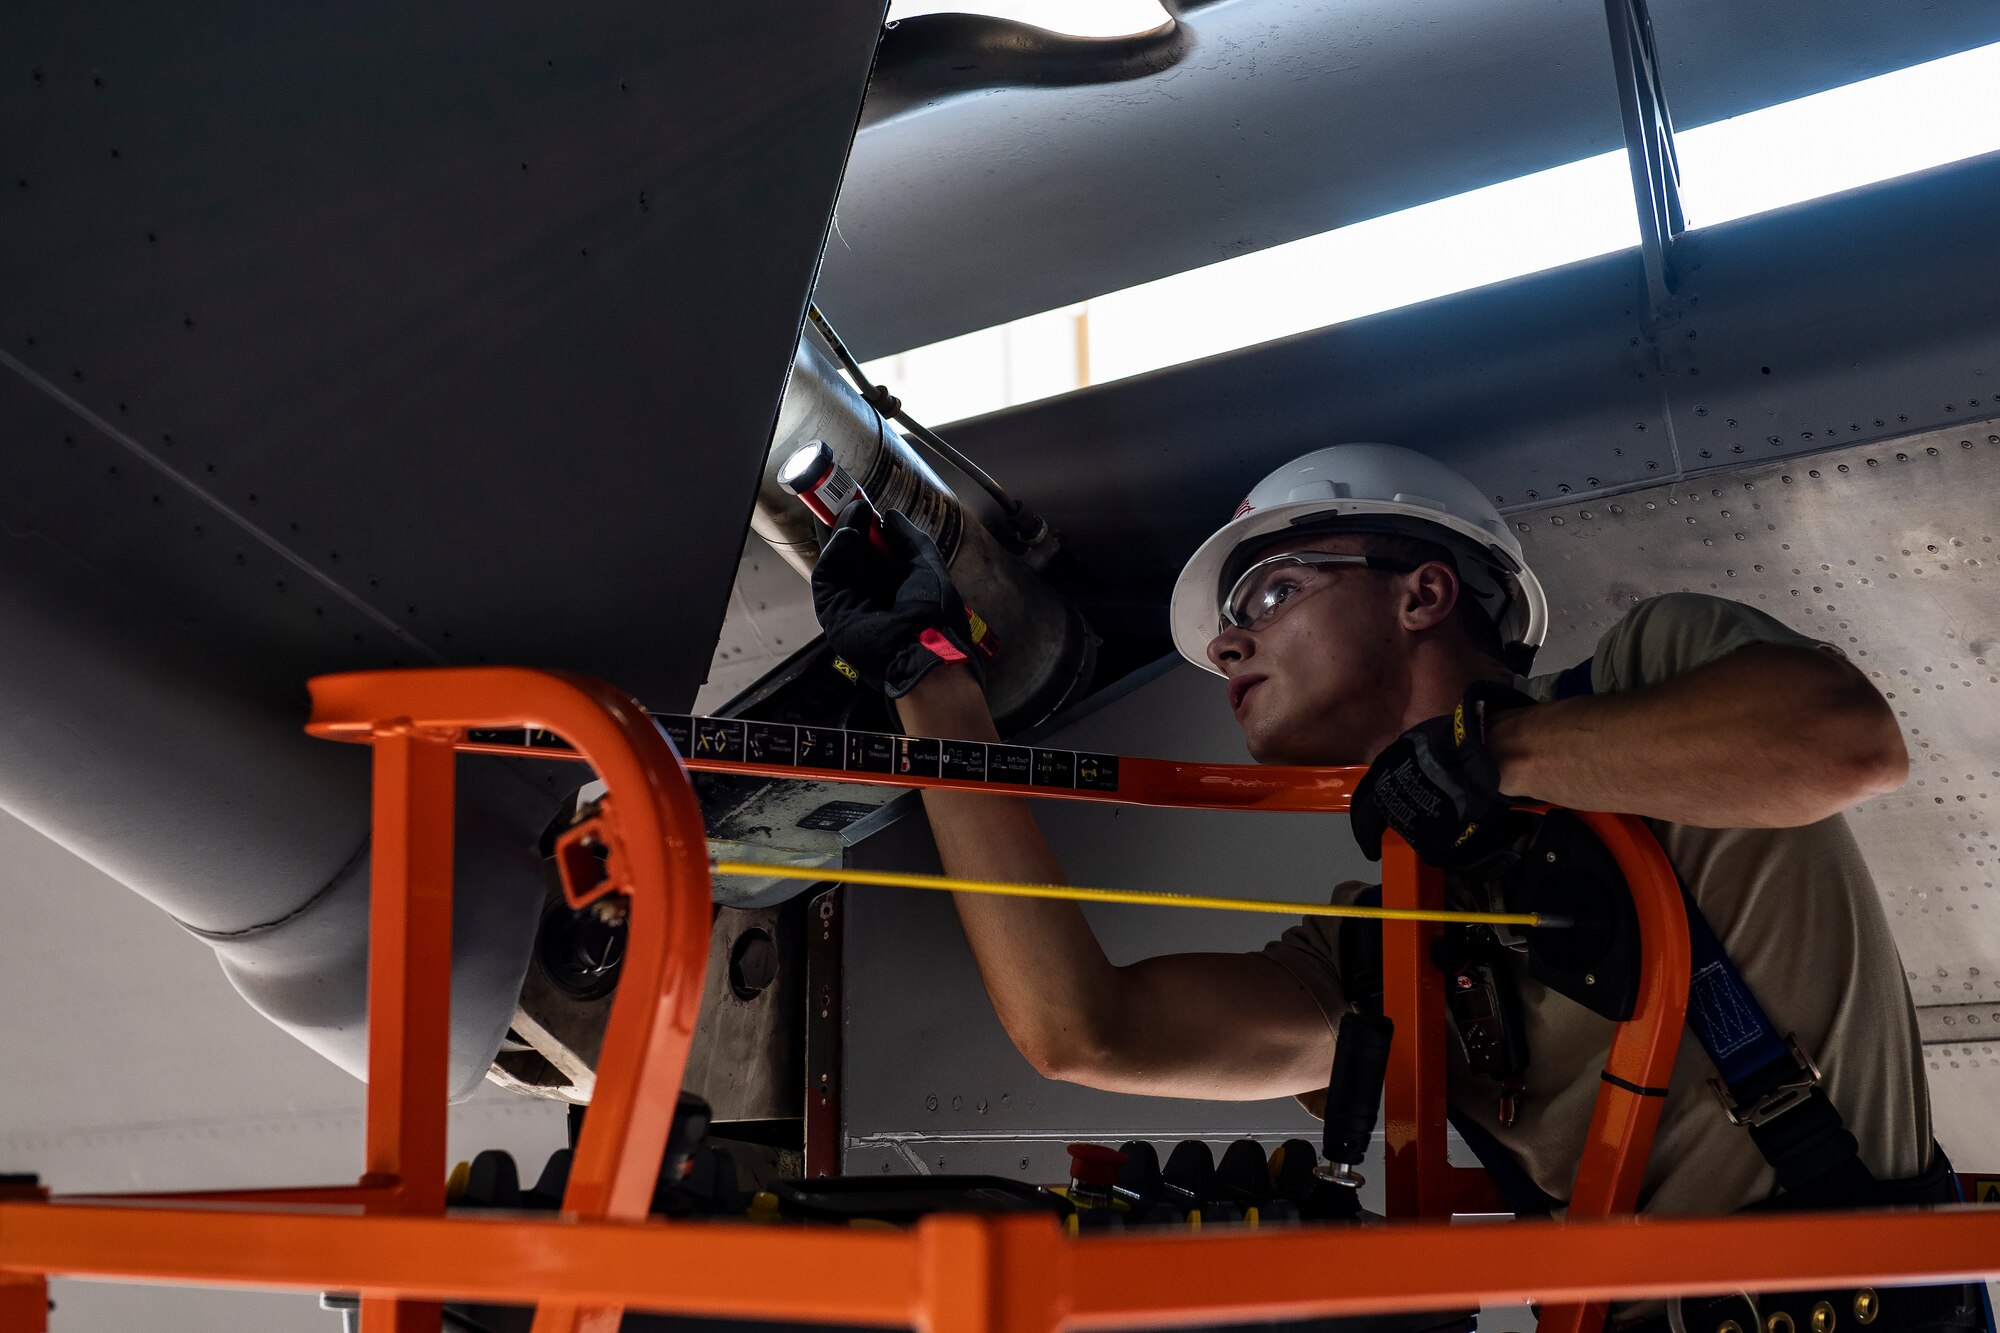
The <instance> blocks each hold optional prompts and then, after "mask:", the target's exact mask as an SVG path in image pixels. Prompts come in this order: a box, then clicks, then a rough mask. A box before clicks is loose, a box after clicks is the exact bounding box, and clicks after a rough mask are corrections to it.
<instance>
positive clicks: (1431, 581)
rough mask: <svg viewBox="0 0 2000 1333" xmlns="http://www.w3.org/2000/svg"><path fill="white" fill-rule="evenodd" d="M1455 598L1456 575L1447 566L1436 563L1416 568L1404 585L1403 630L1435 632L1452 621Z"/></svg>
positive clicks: (1456, 592) (1436, 561)
mask: <svg viewBox="0 0 2000 1333" xmlns="http://www.w3.org/2000/svg"><path fill="white" fill-rule="evenodd" d="M1458 598H1459V583H1458V575H1456V574H1454V573H1453V572H1452V570H1451V568H1450V566H1448V565H1446V564H1444V563H1443V562H1442V561H1438V560H1432V561H1429V562H1427V563H1425V564H1422V565H1419V566H1418V567H1417V568H1416V569H1415V570H1413V571H1412V572H1411V574H1410V576H1409V578H1408V580H1407V581H1406V582H1405V583H1404V585H1403V625H1404V627H1405V628H1406V629H1410V630H1427V629H1435V628H1436V627H1437V626H1439V625H1442V624H1444V623H1445V622H1446V621H1448V620H1450V619H1451V613H1452V611H1453V609H1454V608H1456V607H1457V605H1458Z"/></svg>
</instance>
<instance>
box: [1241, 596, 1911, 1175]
mask: <svg viewBox="0 0 2000 1333" xmlns="http://www.w3.org/2000/svg"><path fill="white" fill-rule="evenodd" d="M1753 643H1783V644H1796V645H1801V646H1806V647H1814V648H1819V649H1822V650H1824V651H1826V652H1830V653H1836V654H1838V651H1839V650H1838V649H1835V648H1834V647H1832V646H1831V645H1829V644H1822V643H1818V642H1816V641H1814V640H1812V639H1808V638H1805V637H1803V636H1801V635H1799V634H1796V633H1794V632H1792V631H1791V630H1789V629H1787V628H1786V627H1785V626H1783V625H1781V624H1779V623H1778V622H1777V621H1775V620H1773V619H1772V618H1771V617H1769V616H1767V615H1765V614H1763V613H1762V612H1760V611H1756V610H1753V609H1751V608H1750V607H1747V606H1743V605H1741V604H1739V603H1736V602H1731V601H1726V600H1724V599H1722V598H1719V597H1707V596H1702V595H1699V594H1691V593H1675V594H1669V595H1667V596H1664V597H1655V598H1652V599H1650V600H1648V601H1645V602H1642V603H1640V604H1639V605H1638V606H1636V607H1634V608H1633V609H1632V610H1631V611H1630V612H1628V613H1627V614H1626V615H1625V617H1624V618H1623V619H1622V620H1620V621H1619V622H1618V623H1617V624H1616V625H1614V626H1612V628H1611V629H1610V630H1609V631H1607V632H1606V633H1605V635H1604V637H1603V638H1602V639H1600V640H1598V644H1597V652H1596V654H1595V656H1594V658H1593V663H1592V667H1591V684H1592V688H1593V689H1594V690H1595V692H1596V693H1598V694H1611V693H1614V692H1616V691H1618V690H1629V689H1636V688H1639V687H1641V686H1645V685H1653V684H1657V683H1659V682H1661V681H1664V680H1667V679H1669V678H1671V677H1673V676H1677V675H1680V674H1681V673H1682V672H1686V671H1692V670H1694V669H1695V668H1697V667H1700V666H1704V665H1706V664H1708V663H1710V662H1713V661H1715V660H1717V659H1718V658H1721V657H1723V656H1725V655H1726V654H1728V653H1730V652H1733V651H1735V650H1736V649H1738V648H1741V647H1744V646H1746V645H1749V644H1753ZM1565 665H1567V664H1565ZM1555 681H1556V678H1555V676H1554V675H1546V676H1536V677H1534V678H1533V679H1531V680H1523V681H1519V682H1517V683H1518V684H1519V685H1520V687H1521V688H1522V689H1523V690H1525V691H1526V692H1527V693H1529V694H1531V695H1533V696H1535V697H1536V698H1537V699H1541V700H1544V701H1546V700H1549V699H1551V698H1553V697H1554V693H1555ZM1647 824H1648V825H1649V826H1650V827H1651V829H1652V830H1653V833H1654V835H1655V836H1656V837H1657V838H1659V840H1660V845H1661V847H1662V848H1663V849H1664V850H1665V852H1666V854H1667V859H1668V860H1669V861H1670V862H1672V864H1673V867H1674V869H1675V870H1676V871H1677V872H1678V873H1679V875H1680V878H1681V882H1682V883H1683V884H1684V885H1686V886H1687V889H1688V891H1689V892H1690V893H1691V894H1693V896H1694V899H1695V901H1696V902H1697V903H1698V904H1700V906H1701V910H1702V914H1703V915H1704V916H1706V917H1707V918H1708V921H1709V924H1710V925H1712V926H1713V927H1714V928H1715V933H1716V935H1717V936H1718V937H1719V938H1720V939H1721V941H1722V945H1723V948H1724V949H1725V950H1727V951H1728V954H1729V957H1730V959H1731V961H1733V962H1734V963H1735V964H1736V967H1737V969H1738V970H1739V971H1741V972H1742V974H1743V977H1744V980H1745V981H1746V982H1747V983H1748V984H1749V987H1750V990H1751V992H1752V993H1753V994H1755V995H1756V997H1757V998H1758V1000H1759V1001H1761V1002H1762V1004H1763V1006H1764V1009H1765V1011H1766V1012H1767V1013H1768V1014H1769V1015H1770V1018H1771V1022H1772V1023H1773V1024H1774V1025H1775V1026H1776V1027H1777V1029H1778V1031H1779V1032H1781V1033H1791V1034H1794V1035H1796V1036H1797V1038H1798V1040H1799V1043H1800V1044H1801V1045H1802V1046H1803V1047H1804V1048H1805V1050H1806V1051H1807V1052H1808V1053H1809V1054H1811V1055H1813V1056H1815V1057H1816V1058H1817V1059H1818V1062H1819V1065H1820V1068H1821V1069H1822V1070H1823V1071H1824V1072H1825V1075H1826V1083H1825V1087H1826V1091H1827V1093H1828V1095H1829V1096H1830V1097H1831V1098H1832V1099H1833V1104H1834V1105H1835V1106H1836V1107H1837V1108H1838V1109H1839V1111H1840V1114H1841V1116H1842V1118H1843V1119H1844V1120H1845V1121H1846V1123H1847V1126H1848V1128H1849V1129H1850V1130H1852V1131H1853V1133H1854V1135H1855V1137H1856V1139H1858V1140H1859V1141H1860V1144H1861V1158H1862V1160H1863V1161H1864V1162H1865V1163H1866V1164H1867V1165H1868V1168H1869V1169H1870V1170H1871V1171H1873V1172H1874V1173H1875V1175H1876V1177H1877V1178H1878V1179H1882V1180H1890V1179H1897V1178H1900V1177H1905V1176H1913V1175H1916V1174H1918V1173H1919V1172H1920V1171H1922V1170H1924V1169H1925V1168H1926V1167H1927V1166H1928V1165H1929V1164H1930V1151H1931V1113H1930V1095H1929V1089H1928V1088H1927V1086H1926V1084H1925V1081H1924V1071H1923V1063H1922V1049H1921V1044H1920V1043H1919V1041H1918V1037H1917V1019H1916V1010H1915V1009H1914V1007H1913V1006H1912V1004H1911V1001H1910V993H1909V989H1908V987H1907V986H1906V985H1905V984H1904V980H1903V966H1902V960H1901V958H1900V957H1899V956H1898V955H1897V952H1896V944H1895V941H1894V940H1893V939H1892V938H1891V937H1890V934H1889V925H1888V921H1887V919H1886V918H1885V917H1884V916H1883V913H1882V902H1881V899H1880V897H1879V896H1878V895H1877V893H1876V890H1875V884H1874V881H1873V880H1872V879H1871V878H1870V876H1869V874H1868V867H1867V865H1866V864H1865V863H1864V862H1863V860H1862V857H1861V849H1860V847H1859V846H1857V845H1856V843H1855V841H1854V837H1853V834H1852V833H1850V832H1849V830H1848V827H1847V821H1846V820H1844V819H1842V818H1841V817H1840V816H1838V815H1836V816H1834V817H1832V818H1830V819H1825V820H1822V821H1820V822H1819V823H1817V824H1810V825H1807V826H1805V827H1803V828H1789V829H1704V828H1691V827H1688V826H1686V825H1682V824H1668V823H1664V822H1661V821H1658V820H1648V821H1647ZM1364 887H1365V886H1363V885H1361V884H1358V883H1354V882H1347V883H1343V884H1341V885H1339V886H1338V887H1337V888H1336V889H1335V890H1334V894H1333V899H1334V901H1336V902H1341V901H1348V900H1351V899H1352V898H1353V897H1354V896H1355V895H1356V894H1358V893H1359V892H1361V890H1362V889H1363V888H1364ZM1446 894H1447V901H1450V902H1452V903H1453V905H1454V906H1462V907H1473V906H1475V904H1473V903H1472V902H1471V901H1470V899H1469V897H1465V896H1460V895H1459V891H1458V889H1457V887H1456V886H1455V885H1453V884H1451V882H1450V881H1449V880H1448V881H1447V888H1446ZM1338 929H1339V926H1338V923H1336V922H1334V921H1330V920H1327V919H1324V918H1316V917H1309V918H1307V919H1305V920H1304V921H1302V922H1301V923H1300V924H1299V925H1297V926H1294V927H1292V928H1291V929H1290V930H1288V931H1286V932H1285V934H1284V936H1283V937H1282V938H1280V939H1277V940H1273V941H1272V942H1271V943H1270V944H1268V945H1266V946H1265V947H1264V950H1263V953H1264V956H1265V957H1267V958H1271V959H1274V960H1276V961H1277V962H1278V963H1280V964H1281V965H1283V966H1284V967H1285V969H1286V970H1287V971H1289V972H1290V973H1291V974H1292V975H1293V976H1294V977H1296V978H1297V979H1298V981H1299V983H1300V984H1301V985H1303V986H1304V987H1305V988H1306V990H1307V991H1309V992H1310V993H1311V994H1312V996H1313V998H1314V999H1315V1000H1317V1001H1318V1002H1319V1006H1320V1008H1321V1009H1322V1010H1323V1011H1324V1012H1325V1014H1326V1015H1327V1021H1328V1022H1329V1023H1330V1024H1334V1025H1336V1026H1337V1025H1338V1022H1339V1016H1340V1015H1341V1014H1342V1013H1344V1012H1346V1010H1347V1009H1348V1007H1349V1006H1348V1001H1347V997H1346V995H1345V994H1344V993H1343V991H1342V990H1341V983H1340V976H1339V969H1338V959H1339V957H1340V951H1339V936H1338V934H1337V931H1338ZM1505 966H1509V967H1511V968H1512V969H1513V971H1514V979H1515V981H1516V983H1517V984H1518V986H1519V987H1520V994H1521V999H1522V1008H1523V1010H1524V1011H1525V1016H1526V1018H1525V1024H1526V1028H1527V1039H1528V1057H1529V1065H1528V1072H1527V1091H1526V1094H1525V1095H1524V1096H1523V1098H1522V1099H1521V1104H1520V1112H1519V1118H1518V1120H1516V1122H1515V1123H1514V1124H1513V1125H1512V1126H1508V1127H1502V1126H1501V1125H1500V1123H1499V1119H1498V1115H1497V1101H1496V1092H1497V1088H1496V1085H1495V1084H1493V1083H1492V1082H1491V1081H1490V1080H1487V1079H1482V1078H1476V1077H1474V1076H1473V1075H1472V1074H1471V1073H1469V1072H1468V1071H1467V1070H1466V1069H1465V1067H1464V1066H1463V1064H1462V1063H1460V1062H1459V1059H1458V1056H1457V1053H1456V1052H1455V1051H1454V1053H1453V1056H1452V1068H1451V1069H1450V1076H1449V1080H1448V1082H1449V1095H1450V1100H1451V1104H1452V1107H1453V1109H1454V1110H1455V1111H1457V1112H1459V1113H1460V1114H1462V1115H1466V1116H1469V1117H1471V1118H1472V1119H1473V1120H1475V1121H1477V1122H1478V1123H1479V1124H1481V1125H1483V1126H1485V1127H1486V1128H1487V1129H1488V1130H1490V1131H1492V1132H1493V1134H1494V1135H1495V1136H1496V1137H1498V1138H1499V1140H1500V1141H1501V1142H1502V1143H1504V1144H1505V1145H1506V1146H1507V1147H1508V1148H1510V1149H1511V1150H1513V1152H1514V1153H1515V1155H1516V1156H1518V1157H1519V1158H1520V1160H1521V1162H1522V1164H1523V1165H1524V1166H1525V1167H1526V1168H1527V1170H1528V1172H1529V1174H1530V1175H1531V1176H1532V1177H1533V1178H1534V1180H1535V1183H1536V1184H1538V1185H1540V1186H1541V1188H1542V1189H1544V1190H1546V1191H1547V1192H1548V1193H1549V1194H1551V1195H1553V1196H1554V1197H1555V1198H1557V1199H1567V1198H1568V1197H1569V1194H1570V1185H1571V1181H1572V1179H1573V1178H1574V1176H1575V1172H1576V1163H1577V1160H1578V1159H1579V1158H1580V1157H1581V1155H1582V1151H1583V1142H1584V1136H1585V1133H1586V1131H1587V1129H1588V1126H1589V1123H1590V1113H1591V1108H1592V1106H1593V1105H1594V1104H1595V1102H1596V1099H1597V1089H1598V1086H1599V1080H1598V1075H1599V1073H1600V1071H1602V1069H1603V1067H1604V1060H1605V1057H1606V1055H1607V1054H1608V1052H1609V1051H1610V1047H1611V1033H1612V1028H1613V1025H1612V1024H1611V1023H1609V1022H1608V1021H1606V1020H1604V1019H1602V1018H1599V1017H1598V1016H1597V1015H1595V1014H1593V1013H1591V1012H1590V1011H1589V1010H1587V1009H1585V1008H1584V1007H1583V1006H1582V1005H1580V1004H1576V1003H1574V1002H1573V1001H1570V1000H1567V999H1564V998H1563V997H1562V996H1559V995H1555V994H1553V993H1551V992H1549V991H1548V990H1547V989H1546V988H1544V987H1543V986H1542V985H1541V984H1540V983H1538V982H1536V981H1535V980H1534V979H1533V978H1532V977H1530V976H1528V974H1527V968H1526V962H1525V960H1524V959H1518V958H1516V957H1514V956H1510V957H1509V959H1508V961H1507V963H1506V964H1505ZM1453 1045H1455V1043H1453ZM1714 1072H1715V1071H1714V1067H1713V1066H1712V1065H1711V1064H1710V1063H1709V1061H1708V1057H1707V1056H1706V1055H1705V1054H1704V1053H1703V1051H1702V1049H1701V1046H1700V1044H1699V1043H1698V1042H1697V1041H1696V1040H1695V1038H1694V1035H1693V1033H1692V1032H1689V1033H1685V1034H1683V1038H1682V1041H1681V1047H1680V1053H1679V1055H1678V1057H1677V1058H1676V1060H1675V1062H1674V1072H1673V1079H1672V1082H1671V1084H1670V1087H1669V1093H1668V1096H1667V1102H1666V1106H1665V1108H1664V1109H1663V1112H1662V1114H1661V1118H1660V1127H1659V1132H1658V1135H1657V1137H1656V1138H1655V1140H1654V1146H1653V1155H1652V1159H1651V1163H1650V1165H1649V1167H1648V1169H1647V1172H1646V1179H1645V1184H1644V1187H1643V1188H1642V1190H1641V1193H1640V1196H1639V1206H1640V1208H1641V1209H1642V1210H1643V1211H1647V1212H1652V1213H1660V1214H1713V1213H1722V1212H1729V1211H1731V1210H1734V1209H1737V1208H1740V1207H1743V1206H1744V1205H1746V1204H1750V1203H1754V1202H1756V1201H1758V1200H1761V1199H1764V1198H1768V1197H1769V1196H1770V1195H1771V1194H1772V1193H1773V1192H1775V1190H1776V1188H1777V1184H1776V1179H1775V1176H1774V1175H1773V1173H1772V1171H1771V1168H1770V1166H1769V1165H1768V1164H1767V1163H1766V1162H1765V1161H1764V1159H1763V1157H1762V1156H1761V1155H1759V1153H1758V1152H1757V1149H1756V1146H1755V1145H1754V1144H1752V1143H1751V1141H1750V1135H1749V1132H1748V1131H1747V1130H1744V1129H1742V1128H1739V1127H1738V1126H1736V1125H1732V1124H1731V1123H1730V1122H1729V1118H1728V1116H1727V1115H1726V1114H1724V1112H1723V1109H1722V1106H1721V1104H1720V1103H1719V1102H1718V1101H1717V1100H1716V1099H1715V1096H1714V1094H1713V1093H1712V1092H1710V1090H1709V1087H1708V1079H1709V1077H1710V1076H1712V1075H1713V1074H1714Z"/></svg>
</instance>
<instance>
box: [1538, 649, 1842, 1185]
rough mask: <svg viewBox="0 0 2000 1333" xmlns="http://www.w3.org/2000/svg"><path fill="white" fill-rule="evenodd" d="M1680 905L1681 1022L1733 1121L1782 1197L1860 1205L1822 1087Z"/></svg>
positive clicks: (1568, 694) (1581, 666)
mask: <svg viewBox="0 0 2000 1333" xmlns="http://www.w3.org/2000/svg"><path fill="white" fill-rule="evenodd" d="M1591 665H1592V659H1589V658H1586V659H1584V660H1583V661H1581V662H1579V663H1577V664H1576V665H1575V666H1573V667H1571V668H1569V669H1568V670H1567V671H1564V672H1562V673H1561V674H1560V675H1559V676H1557V677H1556V689H1555V697H1556V698H1557V699H1559V700H1560V699H1574V698H1580V697H1584V696H1588V695H1591V694H1594V693H1596V690H1595V688H1594V686H1593V684H1592V681H1591ZM1681 902H1682V903H1683V904H1684V905H1685V907H1686V909H1687V921H1688V955H1689V963H1690V967H1689V980H1688V1006H1687V1022H1688V1026H1689V1027H1690V1028H1692V1029H1693V1030H1694V1035H1695V1040H1697V1041H1699V1042H1700V1043H1701V1048H1702V1050H1703V1051H1704V1052H1706V1053H1707V1055H1708V1059H1709V1063H1711V1064H1713V1065H1714V1066H1715V1072H1716V1075H1717V1079H1718V1086H1717V1089H1716V1090H1717V1092H1718V1094H1719V1095H1720V1096H1721V1097H1722V1100H1723V1104H1724V1106H1725V1108H1726V1109H1727V1110H1728V1113H1729V1117H1730V1119H1732V1120H1734V1121H1735V1122H1736V1123H1738V1124H1740V1125H1743V1126H1744V1127H1745V1128H1746V1129H1748V1131H1749V1133H1750V1137H1751V1140H1752V1141H1753V1142H1754V1143H1755V1144H1756V1145H1757V1149H1758V1151H1759V1152H1761V1153H1762V1154H1763V1155H1764V1159H1765V1160H1766V1161H1768V1162H1769V1163H1770V1164H1771V1166H1772V1168H1773V1169H1774V1170H1775V1171H1776V1172H1777V1175H1778V1184H1779V1185H1780V1186H1781V1187H1782V1188H1783V1189H1784V1191H1785V1192H1786V1193H1787V1194H1791V1195H1797V1196H1801V1198H1802V1201H1803V1200H1806V1199H1810V1200H1813V1201H1824V1202H1827V1203H1834V1202H1850V1203H1858V1202H1861V1201H1862V1200H1863V1199H1864V1198H1865V1197H1866V1195H1867V1193H1868V1191H1869V1189H1870V1187H1871V1186H1873V1185H1874V1184H1875V1178H1874V1176H1873V1175H1871V1174H1870V1173H1869V1171H1868V1168H1867V1167H1866V1166H1865V1165H1864V1164H1863V1163H1862V1161H1861V1158H1860V1146H1859V1145H1858V1144H1857V1143H1856V1142H1855V1139H1854V1135H1853V1134H1852V1133H1850V1132H1849V1131H1848V1129H1847V1127H1846V1126H1845V1125H1844V1124H1842V1123H1841V1119H1840V1112H1839V1111H1838V1110H1837V1109H1835V1107H1834V1105H1833V1103H1832V1102H1831V1101H1830V1100H1828V1098H1827V1096H1826V1092H1825V1089H1823V1088H1822V1087H1821V1086H1820V1073H1819V1070H1818V1069H1817V1068H1816V1067H1815V1066H1814V1065H1813V1063H1812V1061H1811V1060H1810V1059H1809V1058H1808V1057H1807V1056H1806V1055H1805V1054H1804V1053H1803V1052H1802V1051H1800V1050H1799V1049H1798V1047H1797V1046H1796V1045H1795V1044H1794V1043H1793V1042H1791V1041H1790V1040H1788V1039H1787V1038H1786V1037H1784V1036H1781V1035H1780V1034H1779V1032H1778V1029H1777V1027H1776V1026H1775V1025H1774V1024H1773V1023H1772V1022H1771V1019H1770V1016H1769V1015H1768V1014H1766V1013H1765V1012H1764V1006H1763V1005H1761V1004H1759V1003H1758V1002H1757V997H1756V996H1755V995H1754V994H1752V993H1751V990H1750V987H1749V985H1748V984H1747V983H1746V982H1745V981H1744V980H1743V974H1742V973H1741V972H1739V971H1737V970H1736V965H1735V964H1734V963H1732V962H1731V961H1730V960H1729V954H1728V953H1727V952H1726V951H1725V950H1724V949H1723V947H1722V941H1721V940H1720V939H1718V938H1716V934H1715V929H1714V928H1713V927H1712V926H1710V925H1709V924H1708V918H1707V917H1706V916H1704V915H1703V914H1702V910H1701V908H1700V907H1699V906H1698V905H1697V904H1696V903H1695V900H1694V897H1693V895H1692V894H1690V893H1689V892H1688V891H1687V886H1686V885H1685V884H1683V885H1681Z"/></svg>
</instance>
